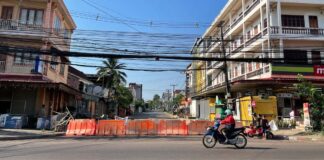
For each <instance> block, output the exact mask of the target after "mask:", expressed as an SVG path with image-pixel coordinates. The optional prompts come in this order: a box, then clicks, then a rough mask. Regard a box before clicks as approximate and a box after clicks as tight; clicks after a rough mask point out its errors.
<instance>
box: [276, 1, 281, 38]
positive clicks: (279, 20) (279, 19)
mask: <svg viewBox="0 0 324 160" xmlns="http://www.w3.org/2000/svg"><path fill="white" fill-rule="evenodd" d="M277 17H278V26H279V35H282V25H281V2H280V0H277Z"/></svg>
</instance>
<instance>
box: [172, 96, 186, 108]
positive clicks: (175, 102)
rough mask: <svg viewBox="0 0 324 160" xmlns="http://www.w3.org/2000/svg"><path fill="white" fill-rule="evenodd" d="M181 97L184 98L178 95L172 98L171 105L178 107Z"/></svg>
mask: <svg viewBox="0 0 324 160" xmlns="http://www.w3.org/2000/svg"><path fill="white" fill-rule="evenodd" d="M183 97H184V95H183V94H178V95H177V96H176V97H174V98H173V101H172V104H173V105H176V106H180V103H181V101H182V99H183Z"/></svg>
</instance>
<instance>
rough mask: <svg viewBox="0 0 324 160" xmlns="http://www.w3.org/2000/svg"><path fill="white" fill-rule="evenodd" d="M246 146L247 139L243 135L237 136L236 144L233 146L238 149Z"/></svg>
mask: <svg viewBox="0 0 324 160" xmlns="http://www.w3.org/2000/svg"><path fill="white" fill-rule="evenodd" d="M246 145H247V139H246V137H245V136H244V135H243V134H239V135H237V136H236V143H235V144H234V146H235V147H236V148H238V149H243V148H245V146H246Z"/></svg>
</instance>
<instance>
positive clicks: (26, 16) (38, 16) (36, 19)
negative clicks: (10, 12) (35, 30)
mask: <svg viewBox="0 0 324 160" xmlns="http://www.w3.org/2000/svg"><path fill="white" fill-rule="evenodd" d="M43 12H44V11H43V10H35V9H21V10H20V22H19V23H20V24H28V25H38V26H40V25H42V24H43Z"/></svg>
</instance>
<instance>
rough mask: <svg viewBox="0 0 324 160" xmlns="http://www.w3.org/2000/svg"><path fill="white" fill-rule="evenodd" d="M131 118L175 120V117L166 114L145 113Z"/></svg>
mask: <svg viewBox="0 0 324 160" xmlns="http://www.w3.org/2000/svg"><path fill="white" fill-rule="evenodd" d="M130 118H134V119H151V118H154V119H173V117H172V116H171V115H170V114H168V113H165V112H144V113H138V114H135V115H134V116H131V117H130Z"/></svg>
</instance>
